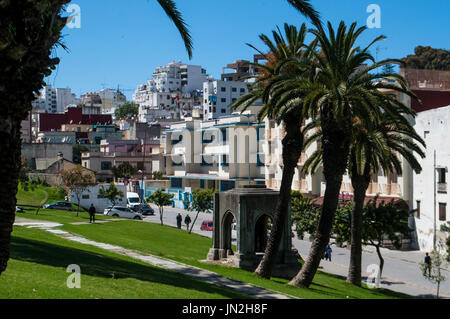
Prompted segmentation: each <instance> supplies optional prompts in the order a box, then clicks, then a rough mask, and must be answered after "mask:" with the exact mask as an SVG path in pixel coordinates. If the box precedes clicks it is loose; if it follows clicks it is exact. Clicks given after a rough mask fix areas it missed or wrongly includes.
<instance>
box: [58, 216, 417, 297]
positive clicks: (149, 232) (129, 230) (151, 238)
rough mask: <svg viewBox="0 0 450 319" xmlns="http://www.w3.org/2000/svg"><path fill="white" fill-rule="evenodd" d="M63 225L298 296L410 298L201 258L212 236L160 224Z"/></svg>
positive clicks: (331, 280) (319, 277)
mask: <svg viewBox="0 0 450 319" xmlns="http://www.w3.org/2000/svg"><path fill="white" fill-rule="evenodd" d="M62 229H64V230H66V231H69V232H71V233H74V234H79V235H81V236H84V237H86V238H89V239H92V240H95V241H99V242H104V243H109V244H113V245H118V246H122V247H124V248H128V249H133V250H135V251H139V252H141V253H144V254H145V253H148V254H153V255H157V256H161V257H164V258H168V259H172V260H175V261H179V262H183V263H186V264H189V265H193V266H196V267H200V268H204V269H208V270H211V271H214V272H216V273H219V274H221V275H223V276H225V277H228V278H232V279H236V280H240V281H243V282H248V283H251V284H254V285H257V286H260V287H264V288H267V289H270V290H273V291H278V292H282V293H285V294H288V295H292V296H296V297H299V298H314V299H319V298H326V299H331V298H364V299H375V298H408V297H409V296H407V295H403V294H400V293H396V292H393V291H389V290H384V289H382V290H373V289H369V288H366V287H364V288H359V287H355V286H353V285H350V284H348V283H347V282H346V281H345V279H343V278H340V277H338V276H334V275H330V274H326V273H323V272H318V273H317V275H316V276H315V279H314V283H313V285H312V286H311V287H310V288H309V289H304V288H297V287H292V286H288V285H286V283H287V282H288V281H287V280H285V279H281V278H272V279H271V280H267V279H262V278H259V277H257V276H255V275H254V274H253V273H252V272H249V271H244V270H241V269H236V268H230V267H225V266H220V265H211V264H207V263H204V262H201V261H200V260H204V259H206V255H207V253H208V250H209V248H210V247H211V245H212V242H211V239H210V238H206V237H203V236H200V235H197V234H190V235H189V234H188V233H187V232H186V231H183V230H179V229H177V228H173V227H169V226H161V225H159V224H153V223H146V222H136V221H120V222H114V223H107V224H96V225H64V226H63V227H62Z"/></svg>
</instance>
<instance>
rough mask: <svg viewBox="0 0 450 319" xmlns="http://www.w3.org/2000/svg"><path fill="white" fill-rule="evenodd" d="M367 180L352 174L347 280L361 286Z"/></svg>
mask: <svg viewBox="0 0 450 319" xmlns="http://www.w3.org/2000/svg"><path fill="white" fill-rule="evenodd" d="M369 182H370V177H369V180H368V179H367V178H365V177H364V176H361V175H356V174H354V175H352V186H353V189H354V202H355V206H354V207H353V212H352V220H351V246H350V247H351V248H350V265H349V268H348V276H347V282H348V283H351V284H353V285H356V286H359V287H361V270H362V231H363V216H362V213H363V206H364V199H365V198H366V191H367V188H368V187H369Z"/></svg>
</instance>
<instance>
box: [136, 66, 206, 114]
mask: <svg viewBox="0 0 450 319" xmlns="http://www.w3.org/2000/svg"><path fill="white" fill-rule="evenodd" d="M207 80H208V75H207V74H206V70H205V69H203V68H202V67H201V66H197V65H187V64H183V63H175V62H172V63H169V64H168V65H166V66H159V67H157V68H156V69H155V72H154V73H153V76H152V79H151V80H148V81H147V83H146V84H141V85H139V86H138V87H137V89H136V91H135V93H134V95H133V102H135V103H136V104H138V105H139V120H140V121H141V122H147V121H152V120H155V119H160V118H180V117H181V116H180V114H181V112H180V109H184V107H183V106H182V105H180V102H181V100H183V102H182V103H183V105H184V106H189V107H193V106H194V104H195V103H196V102H197V101H198V104H199V105H200V99H198V96H199V92H201V90H202V88H203V82H205V81H207Z"/></svg>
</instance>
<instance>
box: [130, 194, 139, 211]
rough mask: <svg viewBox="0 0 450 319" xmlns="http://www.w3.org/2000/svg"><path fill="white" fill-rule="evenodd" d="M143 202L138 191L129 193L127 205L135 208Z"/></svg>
mask: <svg viewBox="0 0 450 319" xmlns="http://www.w3.org/2000/svg"><path fill="white" fill-rule="evenodd" d="M140 204H141V199H140V197H139V195H138V194H137V193H131V192H129V193H127V207H128V208H131V209H134V208H135V207H136V206H139V205H140Z"/></svg>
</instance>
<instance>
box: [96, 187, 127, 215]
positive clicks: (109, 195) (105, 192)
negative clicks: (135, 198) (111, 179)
mask: <svg viewBox="0 0 450 319" xmlns="http://www.w3.org/2000/svg"><path fill="white" fill-rule="evenodd" d="M98 194H99V195H100V196H102V197H104V198H106V199H107V200H109V201H110V202H111V209H113V207H114V206H116V204H117V201H118V200H119V199H120V198H122V197H123V196H124V194H123V192H122V191H121V190H119V189H118V188H117V186H116V185H115V184H114V183H111V184H109V186H108V188H107V189H105V188H104V187H103V186H102V187H101V188H100V189H99V190H98ZM111 209H110V210H109V211H111Z"/></svg>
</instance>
